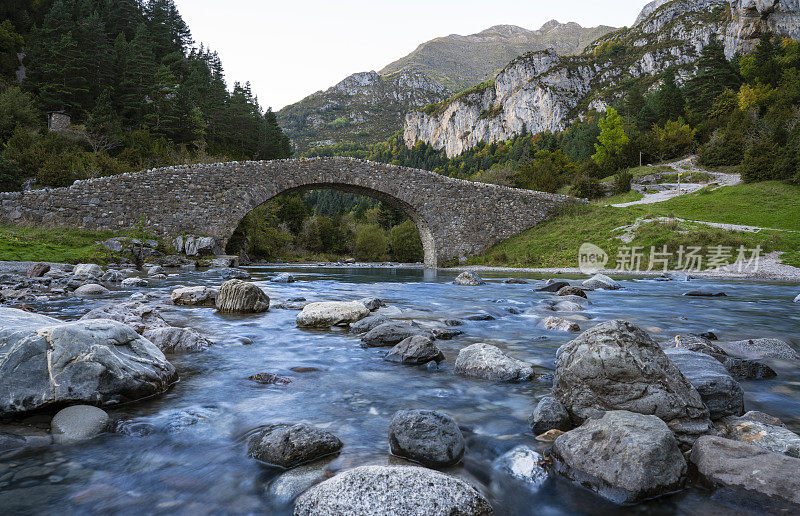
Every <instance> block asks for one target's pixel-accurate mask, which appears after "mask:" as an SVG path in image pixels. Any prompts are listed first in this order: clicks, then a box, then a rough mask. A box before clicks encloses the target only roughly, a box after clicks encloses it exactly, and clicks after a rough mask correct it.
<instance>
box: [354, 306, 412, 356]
mask: <svg viewBox="0 0 800 516" xmlns="http://www.w3.org/2000/svg"><path fill="white" fill-rule="evenodd" d="M362 306H363V305H362ZM421 334H422V330H421V329H420V328H419V327H418V326H416V325H413V324H411V323H407V322H403V321H390V322H386V323H383V324H379V325H378V326H376V327H374V328H372V329H371V330H369V331H368V332H367V333H365V334H364V335H363V336H362V337H361V346H362V347H370V348H383V347H390V346H395V345H397V344H399V343H400V342H401V341H403V340H405V339H407V338H409V337H413V336H414V335H421Z"/></svg>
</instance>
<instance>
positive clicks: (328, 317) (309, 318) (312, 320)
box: [296, 301, 370, 328]
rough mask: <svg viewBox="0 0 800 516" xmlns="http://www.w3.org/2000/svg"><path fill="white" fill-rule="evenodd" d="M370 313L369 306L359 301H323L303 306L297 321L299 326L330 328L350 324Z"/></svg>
mask: <svg viewBox="0 0 800 516" xmlns="http://www.w3.org/2000/svg"><path fill="white" fill-rule="evenodd" d="M369 314H370V312H369V308H367V307H366V306H364V304H363V303H361V302H359V301H322V302H318V303H310V304H308V305H306V306H305V307H303V311H302V312H300V313H299V314H297V319H296V322H297V325H298V326H304V327H315V328H328V327H331V326H346V325H349V324H351V323H354V322H356V321H359V320H361V319H363V318H364V317H366V316H368V315H369Z"/></svg>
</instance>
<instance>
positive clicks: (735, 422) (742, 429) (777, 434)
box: [718, 414, 800, 458]
mask: <svg viewBox="0 0 800 516" xmlns="http://www.w3.org/2000/svg"><path fill="white" fill-rule="evenodd" d="M765 415H766V414H765ZM718 426H719V429H720V431H721V432H722V434H723V435H724V436H725V437H727V438H728V439H733V440H734V441H741V442H744V443H748V444H752V445H754V446H758V447H759V448H764V449H765V450H768V451H771V452H774V453H782V454H784V455H788V456H789V457H795V458H800V435H797V434H796V433H794V432H792V431H791V430H789V429H788V428H786V427H784V426H778V425H774V424H769V423H766V422H763V421H753V420H752V419H746V418H744V417H741V418H739V417H728V418H725V419H723V420H722V421H721V422H720V424H719V425H718Z"/></svg>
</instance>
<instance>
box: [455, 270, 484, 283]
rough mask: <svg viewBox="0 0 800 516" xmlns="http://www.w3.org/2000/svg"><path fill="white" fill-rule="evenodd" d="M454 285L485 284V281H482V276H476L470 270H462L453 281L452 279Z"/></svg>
mask: <svg viewBox="0 0 800 516" xmlns="http://www.w3.org/2000/svg"><path fill="white" fill-rule="evenodd" d="M453 283H455V284H456V285H463V286H467V287H476V286H478V285H485V284H486V282H485V281H483V278H481V277H480V276H478V275H477V274H475V273H474V272H472V271H464V272H462V273H461V274H459V275H458V276H457V277H456V279H455V281H453Z"/></svg>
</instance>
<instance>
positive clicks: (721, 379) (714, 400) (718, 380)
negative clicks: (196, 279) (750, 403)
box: [664, 348, 744, 420]
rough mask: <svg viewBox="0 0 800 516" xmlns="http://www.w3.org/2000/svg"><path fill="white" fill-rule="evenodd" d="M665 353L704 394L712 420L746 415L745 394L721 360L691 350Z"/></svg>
mask: <svg viewBox="0 0 800 516" xmlns="http://www.w3.org/2000/svg"><path fill="white" fill-rule="evenodd" d="M664 352H665V353H666V354H667V356H668V357H669V359H670V360H672V362H673V363H674V364H675V365H676V366H678V369H680V371H681V373H683V376H685V377H686V378H687V379H688V380H689V381H690V382H691V384H692V385H693V386H694V388H695V389H697V392H699V393H700V398H702V400H703V403H705V404H706V407H708V412H709V414H710V416H711V419H714V420H716V419H720V418H723V417H725V416H741V415H742V414H743V413H744V391H742V388H741V386H740V385H739V384H738V383H737V382H736V380H734V379H733V378H732V377H731V375H730V374H728V370H727V369H725V366H723V365H722V364H721V363H720V362H719V360H716V359H715V358H713V357H710V356H708V355H706V354H704V353H698V352H696V351H689V350H688V349H681V348H671V349H666V350H664Z"/></svg>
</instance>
